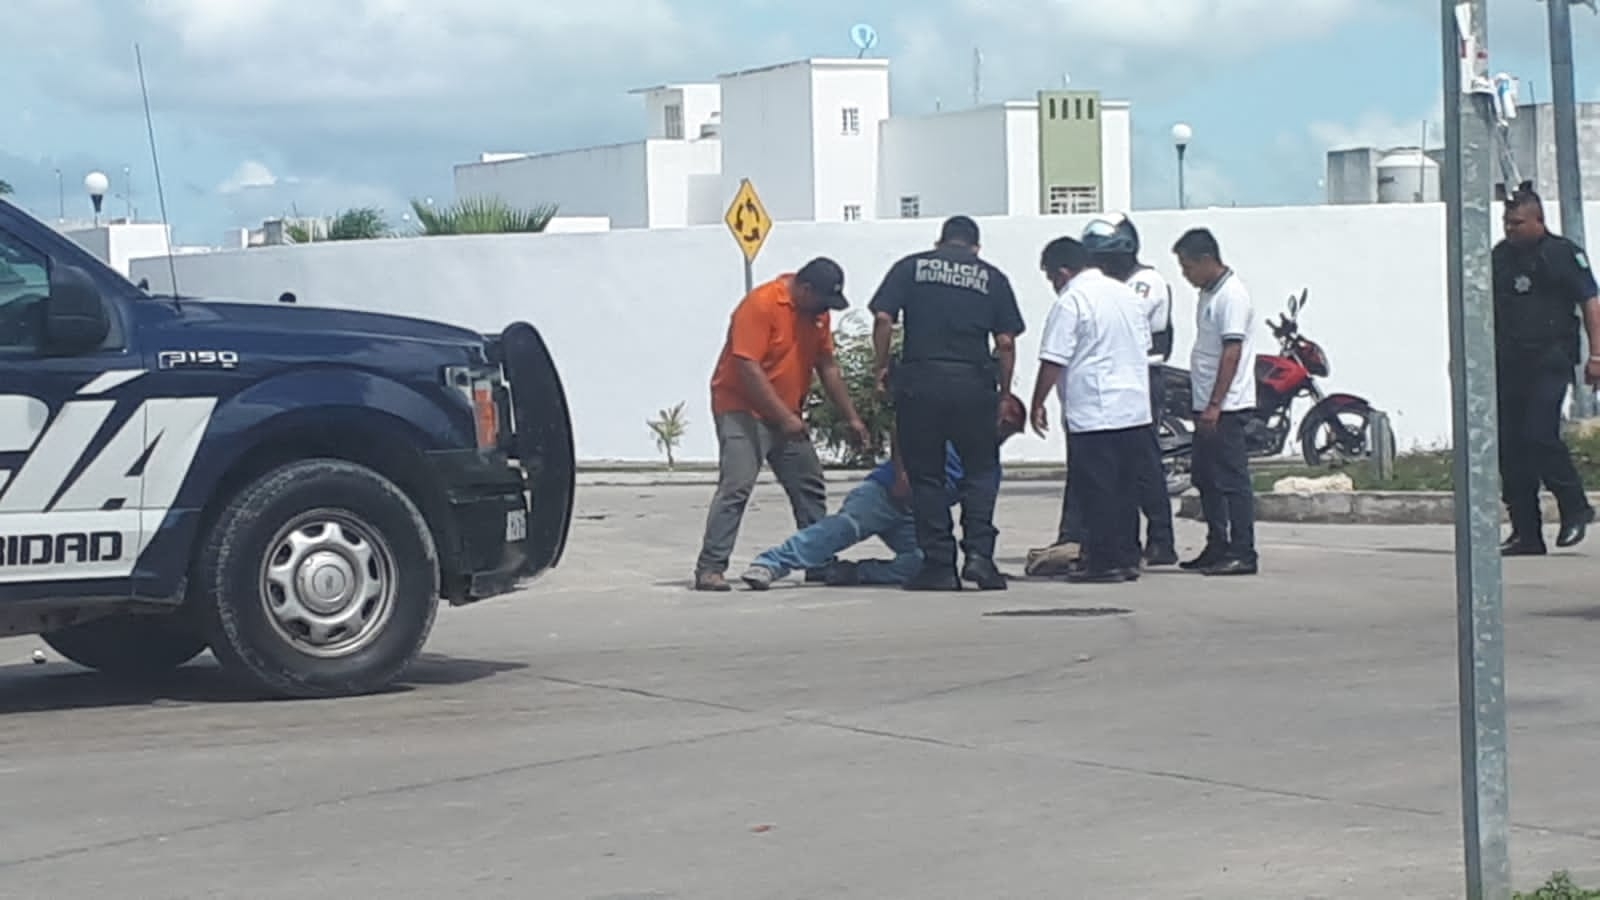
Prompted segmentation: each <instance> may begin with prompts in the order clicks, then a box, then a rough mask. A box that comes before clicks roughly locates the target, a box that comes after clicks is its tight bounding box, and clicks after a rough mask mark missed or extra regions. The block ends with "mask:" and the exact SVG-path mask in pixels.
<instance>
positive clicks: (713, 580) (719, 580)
mask: <svg viewBox="0 0 1600 900" xmlns="http://www.w3.org/2000/svg"><path fill="white" fill-rule="evenodd" d="M694 589H695V590H697V591H717V592H719V593H720V592H722V591H731V590H733V585H731V584H729V583H728V579H727V578H724V577H723V575H722V573H721V572H696V573H695V576H694Z"/></svg>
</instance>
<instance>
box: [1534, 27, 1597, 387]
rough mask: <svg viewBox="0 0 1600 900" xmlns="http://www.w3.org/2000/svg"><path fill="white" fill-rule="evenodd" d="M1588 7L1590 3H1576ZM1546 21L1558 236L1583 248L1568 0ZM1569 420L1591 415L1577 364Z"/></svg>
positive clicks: (1585, 341)
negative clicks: (1559, 221)
mask: <svg viewBox="0 0 1600 900" xmlns="http://www.w3.org/2000/svg"><path fill="white" fill-rule="evenodd" d="M1580 2H1585V3H1586V4H1587V5H1590V6H1591V7H1592V4H1593V0H1580ZM1545 6H1546V12H1548V13H1549V19H1550V90H1551V95H1550V101H1551V104H1550V105H1551V107H1552V112H1553V113H1554V117H1555V129H1556V133H1555V141H1556V186H1557V187H1556V190H1557V196H1558V197H1559V198H1560V203H1561V234H1562V236H1563V237H1565V238H1567V239H1568V240H1571V241H1572V242H1573V243H1575V244H1577V245H1578V246H1580V247H1581V246H1584V228H1583V172H1582V170H1581V167H1580V166H1579V164H1578V99H1577V91H1576V89H1575V88H1574V87H1573V76H1572V3H1571V0H1545ZM1581 341H1582V344H1583V357H1584V358H1585V359H1587V358H1588V356H1589V346H1588V344H1589V336H1588V334H1587V333H1583V334H1582V335H1581ZM1572 415H1573V418H1578V419H1589V418H1593V417H1594V415H1595V398H1594V393H1593V392H1592V391H1591V390H1590V389H1589V387H1588V386H1587V385H1586V384H1584V381H1583V364H1582V363H1579V364H1578V368H1577V370H1576V371H1575V372H1574V373H1573V381H1572Z"/></svg>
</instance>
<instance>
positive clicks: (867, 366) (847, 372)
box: [806, 317, 902, 469]
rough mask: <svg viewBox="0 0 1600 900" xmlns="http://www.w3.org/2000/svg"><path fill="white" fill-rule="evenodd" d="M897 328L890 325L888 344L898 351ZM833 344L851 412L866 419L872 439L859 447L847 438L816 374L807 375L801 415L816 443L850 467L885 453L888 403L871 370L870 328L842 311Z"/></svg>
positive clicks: (847, 427) (874, 460)
mask: <svg viewBox="0 0 1600 900" xmlns="http://www.w3.org/2000/svg"><path fill="white" fill-rule="evenodd" d="M901 333H902V332H901V330H900V329H895V336H894V343H893V345H892V352H893V353H894V354H895V355H899V353H900V335H901ZM833 347H834V350H833V353H834V358H835V359H837V360H838V361H839V371H840V373H841V374H842V375H843V376H844V384H845V389H846V390H847V391H848V392H849V394H850V402H851V403H853V404H855V408H856V413H857V414H859V415H860V416H861V421H863V422H865V423H866V425H867V430H868V431H869V432H870V433H871V435H872V440H871V442H870V443H868V444H867V445H866V446H865V447H857V446H855V445H854V444H853V443H852V442H851V440H852V436H851V431H850V425H849V422H848V421H847V420H846V419H845V417H844V416H843V415H842V414H841V413H840V411H839V410H838V409H836V408H834V405H833V403H832V402H831V401H829V400H828V395H827V392H825V391H823V389H822V382H821V380H820V379H815V380H813V381H812V384H811V393H810V394H809V395H808V396H807V397H806V418H807V420H809V421H810V423H811V427H812V429H813V434H814V435H815V436H816V441H817V444H818V445H819V449H821V450H823V451H824V452H825V453H826V454H827V455H828V456H831V457H832V458H833V460H834V461H835V462H837V463H839V464H840V465H843V466H845V467H846V468H851V469H866V468H871V467H872V466H875V465H877V464H878V463H880V462H882V461H883V460H884V459H886V458H888V455H889V435H890V433H891V431H892V430H893V429H894V407H893V405H892V404H891V403H890V401H889V398H888V397H885V396H883V395H882V394H880V393H879V392H878V381H877V377H876V375H875V374H874V372H873V358H872V356H873V355H872V331H871V329H870V328H864V327H862V326H861V325H860V324H859V323H858V322H856V321H851V320H850V318H849V317H846V318H845V319H844V320H842V321H841V322H840V323H839V326H838V327H837V328H836V329H835V330H834V335H833Z"/></svg>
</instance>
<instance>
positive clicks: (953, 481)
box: [866, 442, 1000, 506]
mask: <svg viewBox="0 0 1600 900" xmlns="http://www.w3.org/2000/svg"><path fill="white" fill-rule="evenodd" d="M964 473H965V470H964V469H962V468H961V456H960V454H958V453H956V448H955V445H954V444H951V443H948V442H946V443H945V445H944V489H945V491H946V492H947V493H948V494H949V496H950V505H951V506H954V505H956V504H957V503H959V502H960V501H961V476H962V475H963V474H964ZM866 480H867V481H873V482H877V483H878V484H880V485H882V486H883V488H884V489H885V490H890V491H892V490H894V460H892V459H891V460H884V461H883V462H882V463H879V464H878V467H877V468H876V469H873V470H872V471H871V472H870V473H868V475H867V478H866ZM994 483H995V486H996V487H999V485H1000V466H995V468H994Z"/></svg>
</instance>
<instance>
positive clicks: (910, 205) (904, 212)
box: [900, 194, 922, 219]
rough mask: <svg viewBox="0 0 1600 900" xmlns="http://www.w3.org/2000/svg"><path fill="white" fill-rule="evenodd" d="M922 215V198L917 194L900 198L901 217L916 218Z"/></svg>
mask: <svg viewBox="0 0 1600 900" xmlns="http://www.w3.org/2000/svg"><path fill="white" fill-rule="evenodd" d="M921 216H922V198H921V197H920V196H918V195H916V194H912V195H911V196H909V197H901V198H900V218H902V219H916V218H920V217H921Z"/></svg>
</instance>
